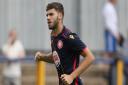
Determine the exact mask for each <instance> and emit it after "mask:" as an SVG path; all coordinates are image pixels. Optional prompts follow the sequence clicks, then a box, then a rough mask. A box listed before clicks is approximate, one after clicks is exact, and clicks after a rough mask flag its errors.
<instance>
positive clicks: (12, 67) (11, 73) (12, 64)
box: [2, 29, 25, 85]
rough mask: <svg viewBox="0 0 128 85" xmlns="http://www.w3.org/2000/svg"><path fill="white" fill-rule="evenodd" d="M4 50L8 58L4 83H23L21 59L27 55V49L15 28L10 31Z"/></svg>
mask: <svg viewBox="0 0 128 85" xmlns="http://www.w3.org/2000/svg"><path fill="white" fill-rule="evenodd" d="M2 51H3V55H4V57H5V58H6V62H5V65H4V68H3V83H4V84H3V85H21V75H22V72H21V64H20V59H22V58H24V57H25V50H24V47H23V45H22V43H21V41H20V40H18V38H17V33H16V30H15V29H11V30H10V31H9V34H8V40H7V42H6V44H5V45H4V46H3V49H2Z"/></svg>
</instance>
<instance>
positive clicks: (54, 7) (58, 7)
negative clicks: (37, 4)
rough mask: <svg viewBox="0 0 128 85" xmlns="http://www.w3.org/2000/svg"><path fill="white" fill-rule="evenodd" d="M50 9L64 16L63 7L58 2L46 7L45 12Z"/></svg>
mask: <svg viewBox="0 0 128 85" xmlns="http://www.w3.org/2000/svg"><path fill="white" fill-rule="evenodd" d="M50 9H55V10H56V11H58V12H60V13H62V15H63V16H64V7H63V5H62V4H61V3H59V2H52V3H49V4H48V5H47V8H46V11H48V10H50Z"/></svg>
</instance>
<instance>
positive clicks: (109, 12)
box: [103, 2, 119, 38]
mask: <svg viewBox="0 0 128 85" xmlns="http://www.w3.org/2000/svg"><path fill="white" fill-rule="evenodd" d="M103 18H104V24H105V29H107V30H109V31H110V32H111V33H112V34H113V35H114V36H115V37H116V38H117V37H118V36H119V31H118V25H117V24H118V19H117V12H116V9H115V7H114V5H113V4H112V3H110V2H107V3H106V4H105V6H104V8H103Z"/></svg>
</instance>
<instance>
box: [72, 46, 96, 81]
mask: <svg viewBox="0 0 128 85" xmlns="http://www.w3.org/2000/svg"><path fill="white" fill-rule="evenodd" d="M81 55H82V56H83V57H84V60H83V61H82V62H81V64H80V65H79V67H78V68H77V69H76V70H75V71H74V72H72V73H71V74H70V75H71V76H72V77H73V79H75V78H76V77H78V76H79V75H80V74H81V73H83V72H84V71H86V70H87V68H88V67H89V66H90V65H91V64H92V62H93V61H94V60H95V57H94V56H93V54H92V53H91V51H90V50H89V49H88V48H86V49H85V50H83V52H82V53H81ZM85 57H86V58H85Z"/></svg>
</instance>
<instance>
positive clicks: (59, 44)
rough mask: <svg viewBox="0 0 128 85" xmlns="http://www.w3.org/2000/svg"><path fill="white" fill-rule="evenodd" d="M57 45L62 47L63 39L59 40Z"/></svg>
mask: <svg viewBox="0 0 128 85" xmlns="http://www.w3.org/2000/svg"><path fill="white" fill-rule="evenodd" d="M57 47H58V48H59V49H61V48H62V47H63V42H62V41H61V40H59V41H58V43H57Z"/></svg>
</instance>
